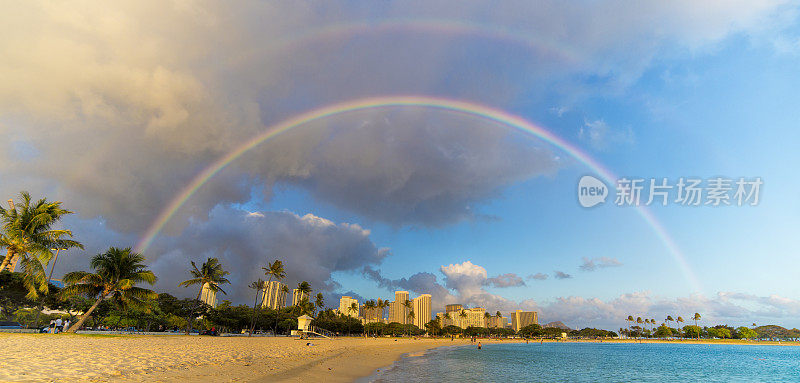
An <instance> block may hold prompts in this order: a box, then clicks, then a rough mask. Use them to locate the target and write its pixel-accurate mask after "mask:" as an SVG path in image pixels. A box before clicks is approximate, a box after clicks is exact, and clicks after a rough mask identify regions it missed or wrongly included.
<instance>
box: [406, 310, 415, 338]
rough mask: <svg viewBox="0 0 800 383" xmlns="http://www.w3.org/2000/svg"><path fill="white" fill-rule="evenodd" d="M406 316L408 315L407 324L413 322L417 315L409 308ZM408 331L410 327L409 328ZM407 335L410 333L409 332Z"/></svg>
mask: <svg viewBox="0 0 800 383" xmlns="http://www.w3.org/2000/svg"><path fill="white" fill-rule="evenodd" d="M407 316H408V324H414V318H415V317H416V316H417V315H416V314H414V310H410V311H409V312H408V315H407ZM409 331H410V329H409ZM409 335H411V334H409Z"/></svg>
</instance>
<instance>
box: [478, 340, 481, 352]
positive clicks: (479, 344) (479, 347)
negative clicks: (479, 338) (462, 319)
mask: <svg viewBox="0 0 800 383" xmlns="http://www.w3.org/2000/svg"><path fill="white" fill-rule="evenodd" d="M480 349H481V342H478V350H480Z"/></svg>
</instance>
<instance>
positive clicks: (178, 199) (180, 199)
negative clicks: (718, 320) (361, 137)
mask: <svg viewBox="0 0 800 383" xmlns="http://www.w3.org/2000/svg"><path fill="white" fill-rule="evenodd" d="M387 107H424V108H430V109H438V110H444V111H448V112H454V113H459V114H463V115H467V116H472V117H477V118H481V119H484V120H487V121H491V122H495V123H499V124H501V125H506V126H510V127H513V128H515V129H517V130H519V131H522V132H524V133H527V134H531V135H533V136H535V137H538V138H539V139H542V140H544V141H546V142H547V143H549V144H551V145H553V146H555V147H556V148H558V149H560V150H561V151H563V152H564V153H566V154H568V155H569V156H571V157H573V158H574V159H576V160H577V161H579V162H580V163H582V164H584V165H586V166H587V167H588V168H589V169H591V170H592V171H593V172H595V173H596V174H597V175H598V176H599V177H600V178H602V179H603V180H604V181H606V182H607V183H609V184H611V185H615V184H616V180H617V177H616V176H615V175H614V174H613V173H612V172H610V171H609V170H608V169H606V168H605V167H604V166H603V165H602V164H600V163H599V162H597V161H596V160H594V159H592V157H590V156H589V155H588V154H586V153H584V152H583V151H581V150H580V149H579V148H577V147H575V146H573V145H572V144H570V143H569V142H567V141H565V140H563V139H562V138H560V137H558V136H556V135H555V134H553V133H551V132H549V131H547V130H545V129H544V128H542V127H539V126H537V125H534V124H532V123H531V122H529V121H527V120H525V119H523V118H521V117H518V116H515V115H513V114H510V113H508V112H505V111H503V110H500V109H496V108H492V107H489V106H486V105H481V104H476V103H472V102H467V101H459V100H451V99H446V98H437V97H427V96H390V97H371V98H364V99H358V100H353V101H346V102H342V103H337V104H333V105H328V106H324V107H321V108H318V109H314V110H311V111H308V112H305V113H302V114H300V115H297V116H295V117H292V118H289V119H287V120H284V121H282V122H280V123H278V124H276V125H273V126H272V127H270V128H268V129H267V130H266V131H264V132H263V133H261V134H259V135H258V136H256V137H254V138H252V139H251V140H250V141H247V142H245V143H244V144H242V145H241V146H239V147H238V148H236V149H234V150H232V151H230V152H229V153H228V154H226V155H224V156H223V157H222V158H220V159H218V160H217V161H216V162H214V163H213V164H211V165H210V166H208V167H207V168H205V169H204V170H203V171H202V172H200V174H198V175H197V176H196V177H195V178H194V179H193V180H192V181H191V182H190V183H189V184H188V185H186V187H184V188H183V190H181V192H180V193H179V194H178V195H177V196H175V197H174V198H173V199H172V201H171V202H170V203H169V205H167V207H166V208H165V209H164V210H163V211H162V212H161V213H160V214H159V215H158V217H157V218H156V220H155V221H154V222H153V223H152V224H151V225H150V227H149V228H148V229H147V231H146V232H145V235H144V236H143V237H142V239H141V240H140V241H139V243H138V244H137V246H136V251H137V252H144V251H146V250H147V248H148V247H149V246H150V244H151V243H152V242H153V240H154V239H155V238H156V236H157V235H158V233H159V232H160V231H161V229H162V228H163V227H164V225H166V224H167V222H169V220H170V219H171V218H172V216H173V215H175V212H176V211H177V210H178V209H179V208H180V207H181V206H183V204H184V203H186V201H187V200H188V199H189V198H190V197H191V196H192V195H193V194H194V193H195V192H197V190H198V189H200V187H202V186H203V185H204V184H205V183H206V182H208V180H210V179H211V177H213V176H214V175H215V174H217V173H219V171H220V170H222V169H224V168H225V167H226V166H228V165H229V164H230V163H231V162H233V161H235V160H236V159H237V158H239V157H241V156H242V155H243V154H245V153H247V152H248V151H249V150H250V149H253V148H255V147H256V146H258V145H260V144H262V143H264V142H266V141H268V140H270V139H271V138H274V137H276V136H278V135H279V134H281V133H283V132H286V131H287V130H290V129H293V128H297V127H300V126H303V125H305V124H308V123H310V122H314V121H319V120H322V119H325V118H328V117H331V116H336V115H340V114H344V113H349V112H355V111H361V110H366V109H374V108H387ZM636 210H637V211H638V213H639V214H640V215H641V217H642V218H643V219H644V220H645V222H647V224H648V225H649V226H650V227H651V228H652V230H653V232H654V233H655V234H656V236H657V237H658V238H659V239H660V240H661V242H663V243H664V245H665V246H666V248H667V250H668V251H669V253H670V254H671V255H672V257H673V258H674V260H675V261H676V262H677V263H678V266H679V267H680V269H681V271H682V272H683V274H684V276H685V277H686V279H687V280H688V282H689V283H690V284H691V285H692V288H694V289H695V291H698V292H699V291H702V290H701V288H700V283H699V281H698V279H697V277H696V276H695V275H694V273H693V272H692V270H691V268H690V267H689V264H688V263H687V262H686V259H685V258H684V256H683V254H682V253H681V251H680V249H679V248H678V245H677V244H676V243H675V241H674V240H672V238H671V237H670V235H669V234H668V233H667V231H666V230H665V229H664V227H663V226H662V225H661V224H660V223H659V222H658V220H657V219H656V218H655V216H653V214H652V213H651V212H650V211H649V210H648V209H647V208H646V207H645V206H637V207H636Z"/></svg>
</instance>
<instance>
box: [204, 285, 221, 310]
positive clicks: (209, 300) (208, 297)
mask: <svg viewBox="0 0 800 383" xmlns="http://www.w3.org/2000/svg"><path fill="white" fill-rule="evenodd" d="M200 300H201V301H203V303H205V304H207V305H209V306H211V307H214V308H216V307H217V293H216V292H215V291H213V290H211V289H210V288H209V286H208V283H206V284H204V285H203V290H201V292H200Z"/></svg>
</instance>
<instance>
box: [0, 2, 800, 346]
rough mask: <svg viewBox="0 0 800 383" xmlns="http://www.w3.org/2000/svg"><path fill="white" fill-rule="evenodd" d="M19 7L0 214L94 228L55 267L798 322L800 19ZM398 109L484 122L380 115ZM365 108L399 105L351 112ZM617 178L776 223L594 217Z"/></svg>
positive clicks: (536, 7)
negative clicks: (280, 269) (6, 208)
mask: <svg viewBox="0 0 800 383" xmlns="http://www.w3.org/2000/svg"><path fill="white" fill-rule="evenodd" d="M8 8H9V9H8V10H7V12H5V13H4V14H3V15H0V32H1V33H0V36H2V37H0V52H2V53H0V57H1V58H2V60H0V79H1V80H2V81H0V134H2V136H3V137H4V138H5V139H4V140H3V141H2V142H0V194H2V195H4V196H6V197H4V198H1V199H0V200H3V201H5V200H6V199H8V198H16V197H17V195H18V193H19V192H20V191H21V190H28V191H30V192H31V193H32V194H33V196H34V198H41V197H47V198H48V199H54V200H61V201H63V202H64V206H65V207H66V208H68V209H70V210H73V211H75V212H76V213H77V214H75V215H73V216H70V217H68V218H67V219H65V220H64V222H63V224H64V226H65V227H68V228H70V229H72V230H73V231H74V232H75V235H76V238H78V239H79V240H80V241H81V242H83V243H84V244H85V245H86V251H83V252H80V251H77V250H69V251H66V252H62V255H61V257H60V258H59V263H58V265H57V266H56V271H55V277H60V275H63V273H65V272H67V271H70V270H75V269H84V268H86V267H87V266H88V260H89V258H90V257H91V255H93V254H96V253H98V252H100V251H102V250H103V249H106V248H107V247H108V246H112V245H113V246H137V245H140V246H142V247H143V248H144V249H145V250H144V254H145V256H146V257H147V259H148V264H149V265H150V266H151V268H152V269H153V271H154V272H155V273H156V274H157V275H158V276H159V282H158V283H157V285H156V286H155V288H156V289H157V290H159V291H166V292H169V293H172V294H175V295H177V296H188V295H187V294H189V292H187V291H184V289H182V288H179V287H178V286H177V283H178V282H179V281H181V280H183V279H185V277H186V276H187V275H188V272H187V270H188V266H189V261H190V260H194V261H200V260H204V259H205V258H207V257H210V256H215V257H218V258H219V259H220V261H221V262H222V264H223V266H224V267H225V268H226V269H227V270H229V271H231V275H230V280H231V282H232V285H231V288H230V289H229V290H230V291H228V293H229V295H227V296H223V295H220V296H217V297H216V298H217V301H218V302H221V301H222V300H225V299H229V300H232V301H233V302H235V303H247V302H249V300H250V299H251V298H250V296H251V292H250V291H249V290H248V288H247V285H248V284H249V283H250V282H252V281H253V280H256V279H257V278H259V277H263V275H261V267H262V266H266V264H267V263H268V262H271V261H273V260H275V259H280V260H282V261H283V262H284V264H285V266H286V272H287V278H286V279H285V280H284V281H282V282H283V283H286V284H287V285H288V286H289V287H290V288H293V287H295V286H296V285H297V283H298V282H300V281H308V282H310V284H311V286H312V288H313V289H314V293H315V294H316V293H317V292H322V293H323V294H324V295H325V300H326V303H327V306H329V307H336V306H335V302H338V300H339V297H340V296H342V295H348V296H352V297H353V298H356V299H358V300H359V301H360V302H362V303H363V300H364V299H377V298H383V299H391V298H392V297H393V294H394V291H395V290H407V291H409V292H410V293H411V295H412V296H417V295H419V294H424V293H427V294H431V296H432V298H431V300H432V306H433V307H434V308H438V307H444V305H445V304H449V303H461V304H464V305H466V306H468V307H475V306H479V307H484V308H486V309H487V310H488V311H489V312H491V313H494V312H495V311H497V310H499V311H501V312H503V313H504V314H505V313H508V312H510V311H512V310H516V309H523V310H534V311H537V312H538V317H539V321H540V322H541V323H547V322H551V321H562V322H564V323H565V324H567V325H569V326H570V327H573V328H574V327H587V326H590V327H602V328H607V329H612V330H615V329H617V328H619V327H622V326H624V325H625V324H624V323H625V322H624V320H623V319H624V317H627V316H628V315H634V316H642V317H648V318H650V317H652V318H656V319H657V320H659V318H664V317H666V315H673V316H676V315H681V316H683V317H684V318H686V317H687V316H689V315H690V314H693V313H694V312H700V313H701V314H702V315H703V323H715V324H716V323H720V324H723V323H724V324H730V325H734V326H740V325H750V324H751V323H753V322H756V323H758V324H759V325H760V324H770V323H775V324H780V325H784V326H787V327H800V319H798V318H800V283H798V282H797V281H796V279H797V277H796V272H795V267H794V266H795V265H796V264H797V259H798V256H800V236H798V235H797V234H796V233H795V232H796V231H797V228H798V227H800V225H799V224H800V201H798V197H797V194H798V193H797V191H798V190H800V177H798V176H797V175H796V169H795V167H796V164H798V163H800V153H799V152H798V150H797V148H798V144H800V129H798V127H799V126H800V115H799V114H798V113H797V112H796V111H797V110H800V95H798V92H797V89H799V88H800V73H798V71H797V68H798V67H800V20H799V19H798V15H800V13H798V6H797V4H794V3H790V2H783V1H764V2H746V3H742V4H734V3H730V4H728V3H719V4H707V5H704V6H702V7H689V6H686V5H685V4H680V3H666V4H665V3H663V2H657V1H652V2H650V1H646V2H640V3H637V4H636V5H635V6H631V5H625V4H623V3H618V2H592V3H591V4H585V5H584V6H583V7H574V6H565V5H563V4H561V3H559V2H550V1H535V2H524V3H518V4H511V3H502V4H494V5H493V7H492V8H491V9H488V8H487V7H485V5H483V4H481V3H480V2H469V1H468V2H458V3H456V2H451V1H433V2H419V3H404V4H399V3H365V4H362V5H361V6H358V7H355V6H354V4H353V3H352V2H338V1H333V2H326V3H324V4H317V5H316V7H309V6H304V5H298V4H294V3H238V2H234V3H225V4H214V3H207V2H203V1H201V2H198V3H196V4H193V5H191V6H187V5H185V4H183V3H180V2H176V3H163V2H148V1H145V2H142V1H120V2H114V3H98V4H95V5H82V6H75V5H59V4H51V3H46V2H40V1H31V2H25V3H20V4H14V5H9V6H8ZM400 97H406V98H409V99H425V100H429V99H437V100H444V101H442V102H443V103H444V104H447V103H451V104H454V103H463V104H469V105H471V106H470V108H471V109H470V108H467V109H466V110H458V109H457V108H450V109H448V108H443V107H441V105H440V106H436V105H433V103H431V102H428V103H427V104H426V103H419V104H416V105H412V104H408V105H397V104H393V105H379V103H377V101H375V100H386V99H389V98H394V99H397V98H400ZM356 100H367V101H362V103H365V105H368V104H369V100H372V101H373V102H374V103H375V105H372V106H370V107H367V108H361V109H357V108H352V109H347V108H342V107H336V106H337V105H343V104H347V103H355V102H356ZM326 108H327V109H326ZM327 110H330V111H331V113H327V114H326V113H321V114H319V116H318V118H315V119H308V120H304V119H303V117H304V116H308V115H304V113H309V112H313V111H327ZM469 110H475V111H483V112H485V111H487V110H491V111H497V113H498V114H496V115H497V116H499V115H502V116H513V117H515V118H516V117H518V118H519V119H521V121H522V122H524V124H530V126H534V127H536V128H537V129H541V130H539V131H537V130H530V129H527V130H526V129H523V128H520V126H519V125H517V126H515V125H514V124H513V121H512V120H508V119H502V118H499V119H498V118H492V116H493V115H492V114H491V113H478V112H475V113H470V112H469ZM334 111H338V112H335V113H334ZM309 115H313V113H311V114H309ZM284 121H295V122H298V123H297V124H296V127H292V128H290V129H289V128H287V129H282V133H280V134H277V135H276V134H273V133H277V131H274V132H273V131H270V130H268V129H269V128H270V127H275V125H276V124H279V123H281V122H284ZM510 122H511V123H510ZM278 128H279V129H281V127H278ZM531 132H533V133H531ZM267 136H268V139H266V140H264V142H263V143H257V144H256V142H255V141H254V140H256V139H257V138H258V137H267ZM247 143H253V145H252V147H247ZM243 148H245V149H247V150H243ZM575 153H579V154H580V155H576V154H575ZM582 156H583V157H582ZM228 160H229V161H228ZM219 163H224V164H226V166H225V167H223V168H221V169H219V171H218V172H216V171H215V172H210V171H209V169H213V166H214V164H219ZM598 169H600V170H603V169H607V170H608V172H609V173H612V174H613V175H616V176H619V177H627V178H643V179H648V180H649V179H651V178H653V179H659V180H660V179H662V178H667V179H668V180H669V182H670V183H672V184H675V183H676V182H677V180H679V179H680V178H700V179H703V180H707V179H713V178H717V177H724V178H731V179H739V178H740V177H745V178H748V179H753V178H755V177H759V178H760V179H761V180H763V185H761V190H760V199H759V203H758V205H757V206H719V207H713V206H681V205H679V204H674V203H670V204H668V205H667V206H661V205H659V204H652V205H650V206H648V207H647V211H649V213H644V212H642V211H637V209H635V208H633V207H618V206H614V205H613V201H614V194H613V190H611V191H610V192H611V193H612V194H610V195H609V196H608V197H607V200H606V203H604V204H600V205H597V206H594V207H591V208H584V207H582V206H581V205H580V204H579V203H578V198H577V187H578V182H579V180H580V179H581V177H583V176H586V175H590V176H594V177H597V178H599V179H602V178H603V174H599V172H598ZM204 170H206V171H208V173H203V172H204ZM204 177H205V178H204ZM200 179H202V180H203V181H204V182H199V181H198V180H200ZM193 181H195V183H193ZM607 186H613V185H607ZM181 197H185V198H181ZM178 202H180V203H178ZM173 210H174V215H171V216H169V217H167V215H165V212H171V211H173ZM647 214H650V215H649V216H648V215H647ZM643 217H644V218H643ZM167 218H168V219H167ZM150 234H152V242H150V241H149V238H150V236H149V235H150ZM145 245H147V246H145ZM227 290H228V289H226V291H227ZM433 311H434V313H435V312H436V311H437V310H436V309H434V310H433Z"/></svg>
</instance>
